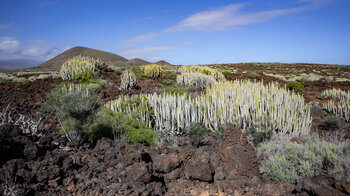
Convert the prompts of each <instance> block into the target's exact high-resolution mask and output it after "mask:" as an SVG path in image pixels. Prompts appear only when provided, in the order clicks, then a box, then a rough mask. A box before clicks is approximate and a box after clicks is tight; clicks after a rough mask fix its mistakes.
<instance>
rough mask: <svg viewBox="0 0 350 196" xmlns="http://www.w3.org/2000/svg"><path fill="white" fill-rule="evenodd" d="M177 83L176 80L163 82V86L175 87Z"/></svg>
mask: <svg viewBox="0 0 350 196" xmlns="http://www.w3.org/2000/svg"><path fill="white" fill-rule="evenodd" d="M174 83H175V81H174V80H168V79H167V80H163V81H162V84H163V85H164V86H171V85H173V84H174Z"/></svg>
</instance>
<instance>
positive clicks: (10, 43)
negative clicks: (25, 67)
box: [0, 37, 20, 52]
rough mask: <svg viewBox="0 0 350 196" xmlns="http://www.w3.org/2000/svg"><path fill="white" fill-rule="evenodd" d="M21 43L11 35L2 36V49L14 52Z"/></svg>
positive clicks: (0, 41)
mask: <svg viewBox="0 0 350 196" xmlns="http://www.w3.org/2000/svg"><path fill="white" fill-rule="evenodd" d="M19 46H20V44H19V42H18V41H17V40H15V39H14V38H11V37H0V50H1V51H10V52H13V51H14V50H17V49H18V48H19Z"/></svg>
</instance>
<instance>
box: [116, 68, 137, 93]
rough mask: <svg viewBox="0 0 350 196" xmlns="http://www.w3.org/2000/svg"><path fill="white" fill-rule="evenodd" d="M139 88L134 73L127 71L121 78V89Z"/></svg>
mask: <svg viewBox="0 0 350 196" xmlns="http://www.w3.org/2000/svg"><path fill="white" fill-rule="evenodd" d="M136 87H137V82H136V76H135V74H134V72H132V71H130V70H128V69H127V70H125V71H124V72H123V74H122V78H121V85H120V88H121V89H133V88H136Z"/></svg>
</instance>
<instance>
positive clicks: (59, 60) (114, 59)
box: [33, 46, 128, 70]
mask: <svg viewBox="0 0 350 196" xmlns="http://www.w3.org/2000/svg"><path fill="white" fill-rule="evenodd" d="M78 55H82V56H91V57H94V58H98V59H101V60H102V61H103V62H105V63H106V64H107V65H121V64H125V63H126V62H127V61H128V59H126V58H124V57H121V56H119V55H116V54H113V53H110V52H105V51H101V50H95V49H91V48H86V47H81V46H78V47H74V48H71V49H69V50H66V51H65V52H63V53H61V54H59V55H57V56H56V57H54V58H52V59H50V60H48V61H46V62H44V63H43V64H41V65H39V66H36V67H33V69H44V70H59V69H60V68H61V65H62V64H63V63H64V62H65V61H67V60H68V59H70V58H72V57H75V56H78Z"/></svg>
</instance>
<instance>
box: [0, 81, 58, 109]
mask: <svg viewBox="0 0 350 196" xmlns="http://www.w3.org/2000/svg"><path fill="white" fill-rule="evenodd" d="M61 82H62V80H61V79H52V78H47V79H38V80H35V81H33V82H12V83H8V84H0V92H1V96H0V108H1V109H2V108H5V107H7V106H8V105H10V108H9V109H10V110H11V111H12V113H13V114H23V115H36V111H38V110H39V106H40V104H41V103H42V102H43V101H45V100H46V95H47V94H48V93H49V92H50V91H51V90H52V89H53V88H54V84H59V83H61Z"/></svg>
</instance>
